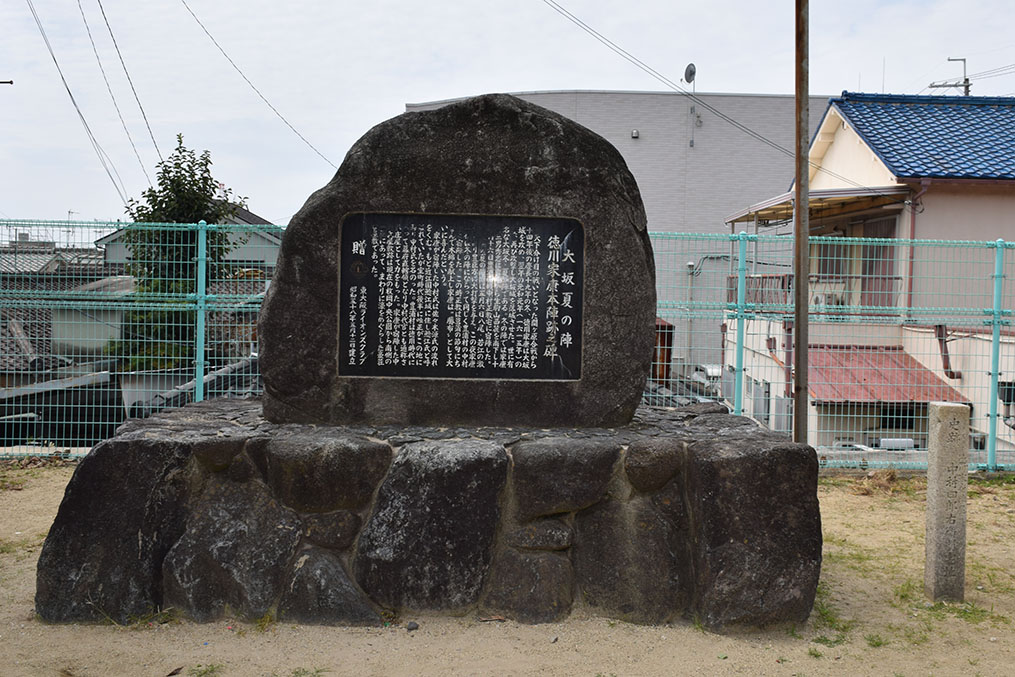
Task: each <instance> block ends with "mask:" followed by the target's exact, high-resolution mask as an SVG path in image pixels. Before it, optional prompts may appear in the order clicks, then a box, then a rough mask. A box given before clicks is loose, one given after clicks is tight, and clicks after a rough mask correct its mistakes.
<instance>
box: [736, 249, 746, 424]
mask: <svg viewBox="0 0 1015 677" xmlns="http://www.w3.org/2000/svg"><path fill="white" fill-rule="evenodd" d="M746 304H747V233H745V232H744V231H740V234H739V235H738V236H737V355H736V365H737V366H736V372H735V374H734V384H733V414H734V415H735V416H740V415H741V414H743V411H744V333H745V330H746V328H747V327H746V325H747V319H746V317H745V316H744V315H745V314H744V308H745V306H746Z"/></svg>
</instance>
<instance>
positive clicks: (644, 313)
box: [259, 95, 655, 427]
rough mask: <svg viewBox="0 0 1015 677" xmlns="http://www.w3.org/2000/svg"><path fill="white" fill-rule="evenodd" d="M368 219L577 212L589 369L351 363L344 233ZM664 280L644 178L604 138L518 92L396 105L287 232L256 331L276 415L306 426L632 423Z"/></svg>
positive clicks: (268, 409)
mask: <svg viewBox="0 0 1015 677" xmlns="http://www.w3.org/2000/svg"><path fill="white" fill-rule="evenodd" d="M362 213H366V214H376V213H384V214H415V215H420V216H421V217H425V216H426V215H434V218H435V220H436V217H437V216H438V215H515V216H522V217H527V216H529V217H553V218H566V219H574V220H576V221H577V222H579V223H580V224H581V228H582V230H583V233H584V249H583V254H584V256H583V261H584V266H583V270H584V283H583V285H582V291H583V303H582V314H581V317H582V320H581V325H582V348H581V356H580V365H581V367H580V374H581V375H580V378H577V379H573V380H566V379H551V380H541V379H529V380H525V379H517V378H503V377H489V376H483V375H479V374H477V375H475V376H474V377H473V376H469V377H459V375H458V373H457V372H455V373H450V372H449V373H448V374H445V376H450V377H451V378H409V377H403V376H402V375H401V374H391V375H388V376H386V377H384V378H374V377H363V376H348V375H343V374H341V373H339V372H340V370H339V368H338V364H339V362H340V360H341V359H343V358H344V357H345V356H344V355H341V356H340V355H339V354H338V353H339V348H338V346H339V340H340V336H339V335H338V332H339V326H340V321H339V320H340V318H339V316H338V309H339V307H340V304H339V298H338V296H339V289H340V283H339V281H340V276H339V273H340V270H341V268H342V259H341V257H342V256H343V254H341V253H340V242H341V233H340V229H341V227H342V224H343V219H345V218H346V217H347V215H350V214H362ZM368 246H369V245H368ZM654 277H655V272H654V264H653V257H652V249H651V244H650V242H649V238H648V234H647V232H646V220H645V212H644V207H643V205H642V201H641V196H640V194H639V192H638V187H637V185H636V183H635V181H634V178H633V177H632V175H631V173H630V171H629V170H628V168H627V166H626V164H625V162H624V160H623V158H622V157H621V155H620V153H619V152H618V151H617V150H616V149H615V148H614V147H613V146H612V145H610V143H609V142H607V141H606V140H605V139H603V138H602V137H600V136H598V135H596V134H595V133H593V132H591V131H589V130H588V129H586V128H584V127H582V126H581V125H579V124H577V123H575V122H573V121H571V120H569V119H567V118H565V117H563V116H560V115H558V114H556V113H553V112H551V111H548V110H546V109H544V108H541V107H539V106H536V105H534V104H531V103H527V102H525V101H522V100H520V99H517V98H515V97H511V96H507V95H488V96H481V97H476V98H473V99H467V100H464V101H460V102H456V103H453V104H450V105H448V106H445V107H443V108H440V109H438V110H434V111H427V112H413V113H406V114H404V115H400V116H398V117H396V118H393V119H391V120H388V121H387V122H384V123H381V124H379V125H377V126H376V127H374V128H373V129H371V130H370V131H369V132H368V133H367V134H366V135H365V136H363V138H362V139H360V140H359V141H358V142H357V143H356V144H355V145H354V146H353V147H352V149H351V150H350V151H349V153H348V155H347V156H346V159H345V162H343V164H342V166H341V168H340V169H339V170H338V173H337V174H336V175H335V177H334V178H333V179H332V181H331V182H330V183H329V184H328V185H326V186H325V187H324V188H322V189H321V190H319V191H317V192H316V193H314V194H313V195H312V196H311V197H310V198H309V200H307V203H306V204H305V205H304V206H303V208H302V209H301V210H300V211H299V213H297V214H296V215H295V216H294V217H293V219H292V220H291V222H290V225H289V227H288V228H287V229H286V232H285V235H284V237H283V240H282V247H281V251H280V253H279V259H278V268H277V269H276V271H275V276H274V278H273V280H272V284H271V287H270V288H269V290H268V293H267V297H266V299H265V303H264V308H263V311H262V314H261V317H260V325H259V336H260V339H261V355H260V365H261V369H262V373H263V376H264V387H265V395H264V411H265V416H266V417H267V418H268V419H269V420H272V421H276V422H300V423H304V422H307V423H355V422H373V423H390V424H398V425H412V424H418V423H426V424H433V423H450V424H470V425H512V426H514V425H529V426H538V427H550V426H556V425H563V426H603V427H610V426H616V425H623V424H625V423H627V422H628V421H629V420H630V419H631V416H632V414H633V413H634V411H635V409H636V408H637V406H638V402H639V400H640V398H641V393H642V388H643V385H644V382H645V378H646V375H647V374H648V369H649V364H650V361H651V357H652V349H653V342H654V318H655V281H654ZM371 312H375V311H371ZM542 322H545V320H541V323H542ZM368 324H369V323H368ZM364 326H367V325H364ZM370 326H376V324H374V325H370ZM540 331H541V332H543V329H542V324H541V325H540ZM543 333H545V332H543ZM346 340H348V338H347V339H346ZM540 356H541V357H542V353H540ZM406 373H407V372H406Z"/></svg>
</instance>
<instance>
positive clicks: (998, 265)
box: [987, 239, 1004, 471]
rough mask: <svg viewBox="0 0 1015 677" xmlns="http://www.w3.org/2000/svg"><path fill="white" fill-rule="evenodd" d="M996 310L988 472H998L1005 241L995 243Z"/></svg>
mask: <svg viewBox="0 0 1015 677" xmlns="http://www.w3.org/2000/svg"><path fill="white" fill-rule="evenodd" d="M994 246H995V247H996V249H995V250H994V308H993V312H992V314H991V318H990V324H991V338H990V395H989V397H990V429H989V430H988V431H987V470H989V471H995V470H997V469H998V468H997V382H998V381H999V380H1000V376H1001V290H1002V282H1004V240H1001V239H998V240H997V242H995V243H994Z"/></svg>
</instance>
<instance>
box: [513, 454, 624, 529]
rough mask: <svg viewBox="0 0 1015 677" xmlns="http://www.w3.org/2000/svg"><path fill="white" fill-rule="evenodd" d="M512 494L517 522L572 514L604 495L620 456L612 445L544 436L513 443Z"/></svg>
mask: <svg viewBox="0 0 1015 677" xmlns="http://www.w3.org/2000/svg"><path fill="white" fill-rule="evenodd" d="M511 456H512V458H513V459H514V474H513V481H512V489H513V490H514V494H515V503H516V504H517V506H518V510H517V512H518V519H519V520H522V521H525V520H530V519H533V518H536V517H541V516H543V515H554V514H557V513H563V512H574V511H575V510H581V509H582V508H585V507H588V506H590V505H592V504H593V503H595V502H596V501H598V500H600V499H602V497H603V496H605V495H606V486H607V484H609V481H610V477H611V476H612V474H613V466H614V464H615V463H616V462H617V459H618V458H619V456H620V445H619V444H617V443H616V442H609V441H604V440H590V439H569V438H566V437H548V438H546V439H542V440H535V441H531V442H519V443H518V444H516V445H515V446H514V447H513V448H512V450H511Z"/></svg>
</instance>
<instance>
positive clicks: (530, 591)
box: [482, 548, 574, 623]
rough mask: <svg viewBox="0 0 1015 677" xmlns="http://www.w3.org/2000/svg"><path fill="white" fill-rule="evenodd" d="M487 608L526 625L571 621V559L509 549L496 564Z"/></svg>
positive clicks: (505, 550)
mask: <svg viewBox="0 0 1015 677" xmlns="http://www.w3.org/2000/svg"><path fill="white" fill-rule="evenodd" d="M488 589H489V592H488V593H487V596H486V599H485V600H483V604H482V606H483V608H484V609H485V610H486V611H488V612H490V613H498V614H504V615H505V616H506V617H508V618H513V619H515V620H517V621H520V622H522V623H552V622H555V621H560V620H563V619H565V618H567V616H568V614H570V613H571V604H572V602H573V599H574V574H573V570H572V566H571V562H570V560H568V558H567V556H566V555H564V554H560V553H554V552H538V551H536V552H519V551H517V550H514V549H512V548H505V549H504V551H503V552H502V553H501V554H500V556H499V557H498V558H497V560H496V561H495V562H494V564H493V568H492V572H491V574H490V583H489V586H488Z"/></svg>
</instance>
